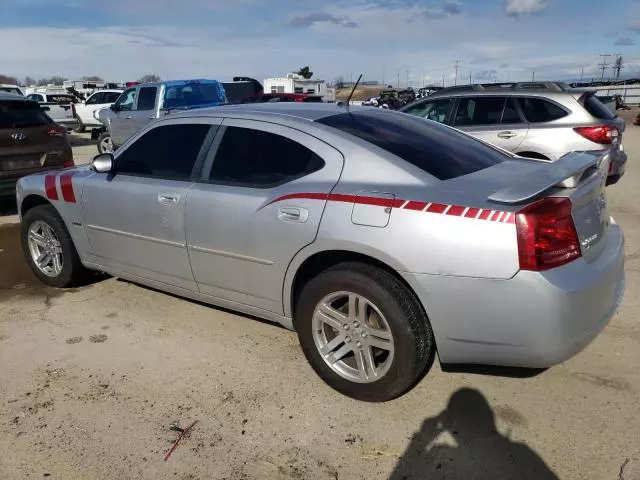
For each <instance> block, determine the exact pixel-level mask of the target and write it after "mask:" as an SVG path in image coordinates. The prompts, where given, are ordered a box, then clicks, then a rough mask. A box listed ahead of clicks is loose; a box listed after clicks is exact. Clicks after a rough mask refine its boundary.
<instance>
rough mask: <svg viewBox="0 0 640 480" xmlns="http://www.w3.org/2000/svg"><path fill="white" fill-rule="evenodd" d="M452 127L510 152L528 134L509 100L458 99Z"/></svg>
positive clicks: (490, 98) (512, 101)
mask: <svg viewBox="0 0 640 480" xmlns="http://www.w3.org/2000/svg"><path fill="white" fill-rule="evenodd" d="M453 126H454V127H455V128H457V129H459V130H462V131H463V132H465V133H468V134H469V135H472V136H474V137H476V138H479V139H480V140H484V141H485V142H488V143H491V144H493V145H496V146H498V147H500V148H503V149H505V150H508V151H510V152H513V151H514V150H515V149H516V148H518V146H520V144H521V143H522V142H523V140H524V139H525V137H526V135H527V133H528V131H529V126H528V124H527V123H526V122H525V121H524V119H523V118H522V117H521V115H520V112H519V110H518V108H517V106H516V104H515V102H514V99H513V98H511V97H484V96H476V97H465V98H461V99H460V100H459V101H458V109H457V111H456V114H455V115H454V121H453Z"/></svg>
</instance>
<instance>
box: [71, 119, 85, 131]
mask: <svg viewBox="0 0 640 480" xmlns="http://www.w3.org/2000/svg"><path fill="white" fill-rule="evenodd" d="M76 120H77V121H78V125H77V126H76V127H75V128H74V129H73V131H74V132H76V133H84V131H85V130H86V127H85V126H84V123H82V120H80V117H78V116H76Z"/></svg>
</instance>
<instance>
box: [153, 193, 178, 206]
mask: <svg viewBox="0 0 640 480" xmlns="http://www.w3.org/2000/svg"><path fill="white" fill-rule="evenodd" d="M179 201H180V195H178V194H177V193H159V194H158V202H160V203H161V204H163V205H173V204H176V203H178V202H179Z"/></svg>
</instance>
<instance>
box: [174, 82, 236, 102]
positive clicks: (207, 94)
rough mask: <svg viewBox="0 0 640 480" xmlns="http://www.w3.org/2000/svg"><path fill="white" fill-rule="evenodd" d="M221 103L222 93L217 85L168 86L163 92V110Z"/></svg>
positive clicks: (189, 84) (222, 100)
mask: <svg viewBox="0 0 640 480" xmlns="http://www.w3.org/2000/svg"><path fill="white" fill-rule="evenodd" d="M223 102H224V92H223V90H222V88H221V87H220V84H218V83H188V84H185V85H176V86H169V87H167V88H166V90H165V92H164V108H188V107H193V106H196V105H205V104H216V103H218V104H220V103H223Z"/></svg>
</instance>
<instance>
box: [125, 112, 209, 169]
mask: <svg viewBox="0 0 640 480" xmlns="http://www.w3.org/2000/svg"><path fill="white" fill-rule="evenodd" d="M210 128H211V125H206V124H180V125H162V126H160V127H156V128H154V129H153V130H149V131H148V132H147V133H145V134H144V135H143V136H142V137H140V138H138V139H137V140H136V141H135V142H134V143H133V144H132V145H130V146H129V147H128V148H127V149H126V150H124V152H122V154H121V155H120V156H119V157H118V159H117V162H116V172H117V173H118V174H128V175H141V176H145V177H154V178H166V179H174V180H188V179H189V178H191V172H192V170H193V166H194V165H195V163H196V160H197V158H198V154H199V153H200V149H201V148H202V144H203V142H204V139H205V137H206V135H207V132H208V131H209V129H210Z"/></svg>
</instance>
